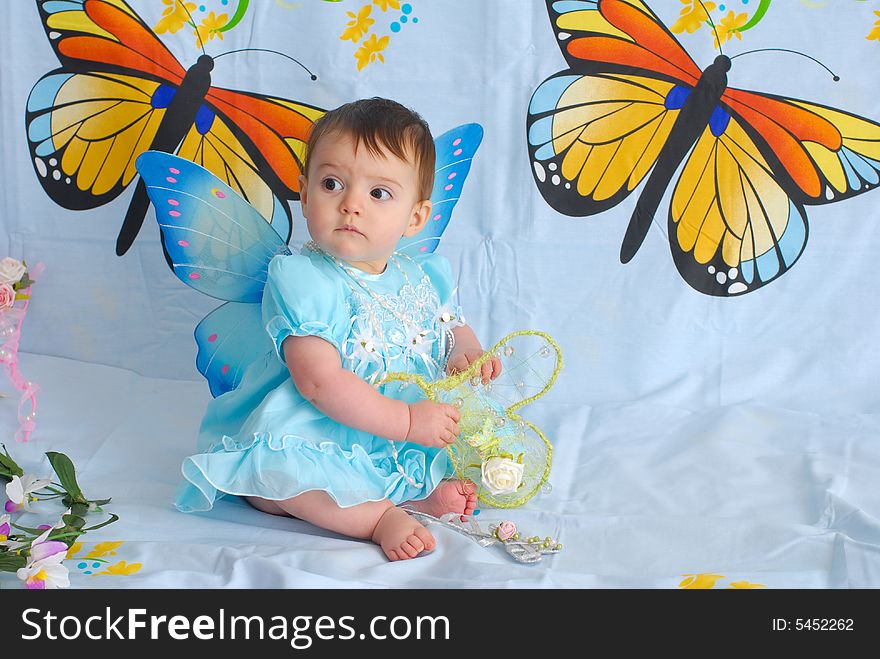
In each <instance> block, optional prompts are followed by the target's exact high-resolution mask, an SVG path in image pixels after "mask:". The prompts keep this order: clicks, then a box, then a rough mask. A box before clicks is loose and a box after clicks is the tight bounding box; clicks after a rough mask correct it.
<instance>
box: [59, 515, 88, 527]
mask: <svg viewBox="0 0 880 659" xmlns="http://www.w3.org/2000/svg"><path fill="white" fill-rule="evenodd" d="M61 519H62V521H63V522H64V523H65V524H67V526H68V527H69V528H72V529H81V528H82V527H84V526H85V525H86V520H84V519H83V518H82V517H80V516H79V515H63V516H62V517H61Z"/></svg>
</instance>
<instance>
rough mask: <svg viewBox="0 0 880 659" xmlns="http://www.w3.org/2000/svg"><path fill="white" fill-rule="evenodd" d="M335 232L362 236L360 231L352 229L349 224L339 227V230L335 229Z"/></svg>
mask: <svg viewBox="0 0 880 659" xmlns="http://www.w3.org/2000/svg"><path fill="white" fill-rule="evenodd" d="M336 230H337V231H346V232H351V233H356V234H359V235H361V236H363V235H364V234H362V233H361V232H360V231H358V230H357V229H356V228H354V226H352V225H351V224H346V225H344V226H341V227H339V228H338V229H336Z"/></svg>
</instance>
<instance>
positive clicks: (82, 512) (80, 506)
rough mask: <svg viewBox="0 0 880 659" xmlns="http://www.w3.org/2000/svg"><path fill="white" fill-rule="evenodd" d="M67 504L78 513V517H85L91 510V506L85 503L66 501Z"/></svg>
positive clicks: (72, 511) (74, 512)
mask: <svg viewBox="0 0 880 659" xmlns="http://www.w3.org/2000/svg"><path fill="white" fill-rule="evenodd" d="M64 503H65V505H68V506H69V507H70V512H71V513H73V514H74V515H76V516H77V517H85V516H86V514H88V512H89V506H88V504H85V503H71V504H68V503H67V501H65V502H64Z"/></svg>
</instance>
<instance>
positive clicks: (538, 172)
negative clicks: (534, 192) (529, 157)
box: [532, 162, 547, 183]
mask: <svg viewBox="0 0 880 659" xmlns="http://www.w3.org/2000/svg"><path fill="white" fill-rule="evenodd" d="M532 166H533V167H534V168H535V176H537V177H538V180H539V181H540V182H541V183H543V182H544V181H546V180H547V172H545V171H544V167H543V166H542V165H541V163H539V162H534V163H532Z"/></svg>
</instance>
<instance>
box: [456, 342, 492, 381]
mask: <svg viewBox="0 0 880 659" xmlns="http://www.w3.org/2000/svg"><path fill="white" fill-rule="evenodd" d="M485 354H486V351H485V350H473V349H470V350H462V351H461V352H458V353H453V354H452V355H451V356H450V357H449V361H448V362H447V363H446V373H447V374H448V375H454V374H455V373H461V372H462V371H466V370H467V369H468V367H470V365H471V364H473V363H474V362H475V361H477V360H478V359H479V358H480V357H482V356H483V355H485ZM499 375H501V360H500V359H498V357H496V356H495V355H492V359H487V360H486V361H485V362H484V363H483V365H482V366H481V367H480V376H481V377H482V380H483V384H487V383H488V382H489V380H494V379H495V378H497V377H498V376H499Z"/></svg>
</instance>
